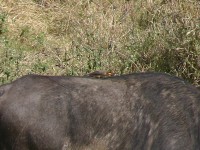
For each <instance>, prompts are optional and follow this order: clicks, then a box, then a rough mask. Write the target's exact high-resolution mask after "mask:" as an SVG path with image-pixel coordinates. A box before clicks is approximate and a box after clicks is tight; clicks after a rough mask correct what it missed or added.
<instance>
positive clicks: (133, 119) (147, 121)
mask: <svg viewBox="0 0 200 150" xmlns="http://www.w3.org/2000/svg"><path fill="white" fill-rule="evenodd" d="M199 103H200V93H199V91H198V90H197V89H196V88H195V87H193V86H191V85H190V84H188V83H185V82H184V81H183V80H181V79H179V78H176V77H172V76H170V75H166V74H160V73H138V74H130V75H123V76H118V77H110V78H103V79H95V78H93V79H92V78H89V77H53V76H52V77H49V76H38V75H27V76H24V77H22V78H20V79H18V80H16V81H14V82H13V83H11V84H7V85H3V86H1V87H0V150H65V149H66V150H198V149H200V139H199V134H200V133H199V127H200V126H199V114H200V113H199V112H200V111H199V108H200V104H199Z"/></svg>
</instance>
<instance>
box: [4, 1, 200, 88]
mask: <svg viewBox="0 0 200 150" xmlns="http://www.w3.org/2000/svg"><path fill="white" fill-rule="evenodd" d="M199 9H200V3H199V2H198V1H195V0H193V1H192V0H191V1H186V0H182V1H170V0H146V1H144V0H137V1H129V0H103V1H91V0H81V1H74V0H26V1H25V0H0V57H1V59H0V81H1V82H2V83H4V82H9V81H12V80H13V79H15V78H17V77H19V76H21V75H24V74H27V73H37V74H48V75H84V74H86V73H88V72H91V71H93V70H107V71H109V70H110V71H113V72H116V73H119V74H123V73H129V72H139V71H161V72H168V73H170V74H174V75H177V76H181V77H183V78H184V79H187V80H188V81H190V82H192V83H194V84H195V85H199V84H200V79H199V76H200V73H199V68H200V61H199V53H200V19H199V16H200V15H199V13H200V10H199Z"/></svg>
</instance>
